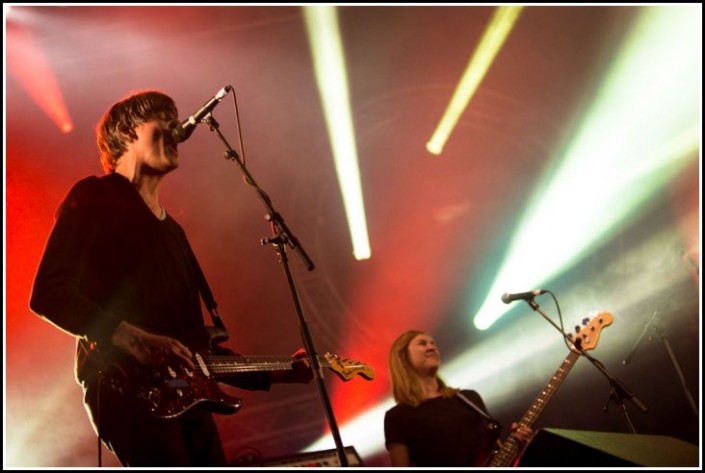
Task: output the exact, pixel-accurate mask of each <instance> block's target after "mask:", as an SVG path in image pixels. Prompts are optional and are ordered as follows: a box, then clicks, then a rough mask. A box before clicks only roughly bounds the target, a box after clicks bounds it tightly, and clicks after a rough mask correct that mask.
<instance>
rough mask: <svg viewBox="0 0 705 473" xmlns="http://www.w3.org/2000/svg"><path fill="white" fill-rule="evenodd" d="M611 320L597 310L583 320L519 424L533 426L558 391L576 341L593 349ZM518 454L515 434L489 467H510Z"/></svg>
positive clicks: (570, 365) (576, 353) (574, 356)
mask: <svg viewBox="0 0 705 473" xmlns="http://www.w3.org/2000/svg"><path fill="white" fill-rule="evenodd" d="M611 323H612V314H611V313H609V312H598V313H597V314H596V315H595V316H594V317H593V318H592V320H590V319H589V318H587V319H585V321H584V325H585V326H584V327H583V328H582V329H581V330H580V331H579V332H578V334H577V335H576V338H575V339H576V342H575V343H574V344H572V346H571V349H570V353H569V354H568V357H567V358H566V359H565V360H563V364H561V366H560V368H558V371H556V373H555V374H554V375H553V378H551V381H549V383H548V384H547V385H546V387H544V388H543V390H542V391H541V393H540V394H539V395H538V396H537V397H536V399H535V400H534V402H533V403H532V404H531V407H529V410H527V411H526V412H525V413H524V415H523V416H522V418H521V420H519V422H517V423H518V424H519V425H520V426H521V425H523V426H526V427H532V426H533V424H534V422H536V419H538V417H539V415H540V414H541V412H543V410H544V408H545V407H546V406H547V405H548V403H549V401H550V400H551V398H552V397H553V395H554V394H555V393H556V391H558V388H559V387H560V386H561V384H562V383H563V381H564V380H565V378H566V376H568V372H569V371H570V370H571V368H573V365H574V364H575V362H576V361H577V360H578V357H579V356H580V351H579V350H578V349H577V348H575V345H576V344H577V340H578V339H579V340H580V345H579V346H580V347H581V348H582V349H583V350H584V351H587V350H592V349H594V348H595V347H596V346H597V341H598V340H599V338H600V333H601V332H602V329H603V328H604V327H607V326H608V325H610V324H611ZM519 453H520V445H519V442H518V441H517V440H516V439H515V438H514V437H511V436H510V437H509V438H507V440H506V441H505V442H504V443H503V444H502V447H501V448H500V449H499V450H497V452H496V453H494V455H493V456H492V457H491V458H490V461H489V463H488V466H491V467H494V466H497V467H510V466H513V465H514V463H515V462H516V461H517V460H518V456H519Z"/></svg>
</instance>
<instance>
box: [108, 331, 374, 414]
mask: <svg viewBox="0 0 705 473" xmlns="http://www.w3.org/2000/svg"><path fill="white" fill-rule="evenodd" d="M207 330H208V337H209V345H208V346H209V347H211V346H212V345H211V343H212V342H213V340H223V339H226V338H227V335H226V334H223V333H222V331H220V329H218V328H215V327H207ZM186 345H187V346H189V344H186ZM189 349H190V346H189ZM191 352H192V353H193V358H192V362H193V364H194V366H195V369H193V370H190V369H188V368H187V367H185V366H169V365H167V366H164V367H152V366H146V365H142V364H140V363H138V362H137V361H136V360H134V359H133V358H131V357H129V356H127V355H123V356H120V357H116V356H112V357H104V358H103V360H104V362H105V363H107V368H106V369H105V370H104V375H103V376H104V378H103V379H104V382H107V383H108V384H109V386H110V387H111V388H113V389H115V390H117V391H118V392H120V393H122V394H123V395H128V396H133V397H134V398H136V399H137V402H138V404H139V405H141V406H143V407H144V409H146V410H147V411H149V412H150V413H151V414H152V415H154V416H155V417H158V418H161V419H172V418H176V417H178V416H180V415H181V414H183V413H185V412H186V411H188V410H190V409H192V408H194V407H196V406H200V407H205V408H207V409H209V410H211V411H213V412H217V413H220V414H233V413H235V412H237V411H238V410H239V409H240V407H241V406H242V400H241V399H239V398H237V397H234V396H230V395H228V394H226V393H225V392H223V390H222V389H221V388H220V386H219V385H218V380H221V381H224V380H225V378H226V377H228V376H233V375H236V374H238V373H253V372H265V371H286V370H292V369H293V363H294V362H295V361H296V360H295V359H294V358H291V357H273V356H223V355H215V354H214V353H213V351H212V349H211V348H207V349H203V350H191ZM108 360H109V361H108ZM319 363H320V365H321V366H322V367H324V368H330V369H331V370H332V371H333V372H334V373H335V374H336V375H337V376H338V377H339V378H341V379H342V380H343V381H349V380H351V379H353V378H354V377H355V376H356V375H360V376H361V377H362V378H364V379H367V380H371V379H373V378H374V377H375V371H374V369H372V368H371V367H370V366H368V365H367V364H365V363H363V362H361V361H355V360H351V359H349V358H343V357H340V356H338V355H333V354H331V353H326V354H325V355H324V356H323V357H322V358H319ZM104 366H105V364H104Z"/></svg>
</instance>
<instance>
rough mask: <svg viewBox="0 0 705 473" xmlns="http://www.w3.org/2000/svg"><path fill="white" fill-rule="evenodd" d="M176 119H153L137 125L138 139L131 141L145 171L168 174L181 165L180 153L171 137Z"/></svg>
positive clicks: (138, 161) (139, 162)
mask: <svg viewBox="0 0 705 473" xmlns="http://www.w3.org/2000/svg"><path fill="white" fill-rule="evenodd" d="M176 124H177V122H176V121H175V120H163V119H156V118H155V119H152V120H148V121H146V122H144V123H142V124H140V125H138V126H137V127H135V134H136V135H137V140H136V141H133V142H132V143H130V148H131V150H132V151H133V152H134V153H135V157H136V159H137V163H138V165H139V166H140V168H141V169H142V172H143V173H154V174H166V173H168V172H169V171H173V170H174V169H176V168H177V167H178V166H179V153H178V150H177V148H176V143H175V142H174V140H173V139H172V137H171V129H172V128H173V127H174V126H175V125H176Z"/></svg>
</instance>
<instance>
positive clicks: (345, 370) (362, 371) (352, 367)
mask: <svg viewBox="0 0 705 473" xmlns="http://www.w3.org/2000/svg"><path fill="white" fill-rule="evenodd" d="M325 359H326V361H327V362H328V365H329V366H328V367H329V368H330V369H332V370H333V372H335V374H337V375H338V376H339V377H340V379H342V380H343V381H350V380H351V379H353V378H354V377H355V375H358V374H359V375H360V376H362V377H363V378H365V379H368V380H370V379H373V378H374V377H375V370H373V369H372V368H371V367H370V366H368V365H367V364H366V363H363V362H361V361H356V360H351V359H349V358H343V357H341V356H338V355H333V354H332V353H326V354H325Z"/></svg>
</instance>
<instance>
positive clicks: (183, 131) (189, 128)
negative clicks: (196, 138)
mask: <svg viewBox="0 0 705 473" xmlns="http://www.w3.org/2000/svg"><path fill="white" fill-rule="evenodd" d="M231 90H232V87H231V86H229V85H226V86H225V87H223V88H222V89H220V90H219V91H218V93H216V94H215V95H214V96H213V97H211V99H210V100H209V101H208V102H206V103H205V104H203V107H201V108H199V109H198V110H197V111H196V113H194V114H193V115H191V116H190V117H188V118H187V119H186V120H184V121H182V122H181V123H179V124H178V125H176V126H175V127H174V129H173V130H171V136H172V138H173V139H174V142H176V143H181V142H182V141H186V140H188V139H189V137H190V136H191V133H193V130H194V129H195V128H196V125H198V124H199V123H200V122H201V120H203V118H204V117H205V116H206V115H208V114H209V113H211V111H213V109H214V108H215V106H216V105H218V104H219V103H220V101H221V100H223V97H225V96H226V95H228V92H230V91H231Z"/></svg>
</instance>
